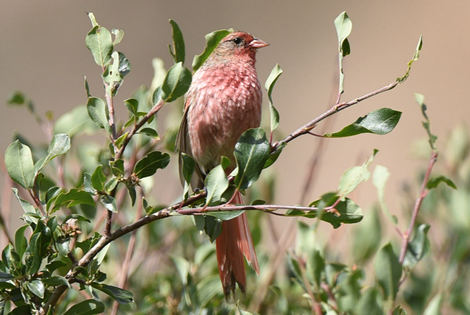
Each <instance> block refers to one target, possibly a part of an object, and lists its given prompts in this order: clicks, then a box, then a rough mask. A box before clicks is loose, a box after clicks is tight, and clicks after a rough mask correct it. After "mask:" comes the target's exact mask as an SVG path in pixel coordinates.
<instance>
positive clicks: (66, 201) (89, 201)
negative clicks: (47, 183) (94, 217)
mask: <svg viewBox="0 0 470 315" xmlns="http://www.w3.org/2000/svg"><path fill="white" fill-rule="evenodd" d="M79 204H85V205H90V206H94V205H95V201H94V200H93V197H92V196H91V194H90V193H89V192H86V191H83V190H79V189H76V188H73V189H70V191H68V192H60V193H59V194H58V195H57V198H55V201H54V207H53V209H54V210H57V209H59V208H60V207H65V208H70V207H73V206H76V205H79Z"/></svg>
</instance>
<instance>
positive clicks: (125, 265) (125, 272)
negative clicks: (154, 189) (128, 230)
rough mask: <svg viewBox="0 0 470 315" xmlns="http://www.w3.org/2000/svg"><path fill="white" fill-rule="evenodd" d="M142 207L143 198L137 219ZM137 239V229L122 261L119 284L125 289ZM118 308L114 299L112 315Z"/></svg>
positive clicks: (117, 303)
mask: <svg viewBox="0 0 470 315" xmlns="http://www.w3.org/2000/svg"><path fill="white" fill-rule="evenodd" d="M142 209H143V198H140V201H139V204H138V209H137V211H136V219H137V218H138V216H140V215H141V214H142ZM136 239H137V230H135V231H133V232H132V235H131V237H130V239H129V244H128V245H127V250H126V256H125V257H124V261H123V263H122V269H121V276H120V280H119V284H118V286H119V287H120V288H123V289H125V288H126V286H127V277H128V274H129V267H130V265H131V260H132V257H133V255H134V249H135V243H136ZM118 310H119V302H118V301H114V303H113V307H112V310H111V315H116V314H117V313H118Z"/></svg>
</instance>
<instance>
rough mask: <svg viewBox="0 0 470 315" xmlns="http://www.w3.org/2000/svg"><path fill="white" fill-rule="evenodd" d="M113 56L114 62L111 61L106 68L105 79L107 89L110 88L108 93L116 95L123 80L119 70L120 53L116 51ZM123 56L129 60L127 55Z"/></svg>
mask: <svg viewBox="0 0 470 315" xmlns="http://www.w3.org/2000/svg"><path fill="white" fill-rule="evenodd" d="M122 56H124V55H122ZM111 58H112V62H110V63H109V64H108V65H107V66H106V67H105V69H104V72H103V81H104V82H105V83H106V89H107V90H108V93H109V94H111V95H116V93H117V90H118V88H119V86H120V85H121V82H122V76H121V73H120V72H119V61H120V60H119V53H118V52H117V51H114V52H113V53H112V54H111ZM123 58H124V59H125V60H126V61H127V62H128V60H127V58H126V57H125V56H124V57H123ZM127 72H128V71H127ZM127 72H126V73H127Z"/></svg>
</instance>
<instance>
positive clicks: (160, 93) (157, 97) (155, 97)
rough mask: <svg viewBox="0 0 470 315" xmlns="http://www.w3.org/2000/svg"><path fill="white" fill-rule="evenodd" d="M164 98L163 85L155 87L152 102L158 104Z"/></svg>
mask: <svg viewBox="0 0 470 315" xmlns="http://www.w3.org/2000/svg"><path fill="white" fill-rule="evenodd" d="M162 98H163V91H162V87H161V86H159V87H157V88H156V89H155V91H153V94H152V104H153V105H154V106H155V105H157V104H158V102H160V100H161V99H162Z"/></svg>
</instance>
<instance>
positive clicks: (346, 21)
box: [335, 11, 352, 57]
mask: <svg viewBox="0 0 470 315" xmlns="http://www.w3.org/2000/svg"><path fill="white" fill-rule="evenodd" d="M335 28H336V35H337V37H338V50H339V52H340V53H342V55H343V57H344V56H347V55H349V53H350V52H351V51H350V49H349V42H348V36H349V35H351V30H352V21H351V19H350V18H349V16H348V14H347V13H346V11H343V12H341V13H340V14H339V15H338V16H337V17H336V18H335Z"/></svg>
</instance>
